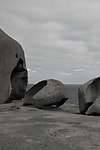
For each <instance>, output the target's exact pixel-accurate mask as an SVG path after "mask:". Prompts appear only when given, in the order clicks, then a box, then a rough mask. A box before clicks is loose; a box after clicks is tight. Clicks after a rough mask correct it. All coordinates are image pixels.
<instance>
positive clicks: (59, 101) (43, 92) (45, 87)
mask: <svg viewBox="0 0 100 150" xmlns="http://www.w3.org/2000/svg"><path fill="white" fill-rule="evenodd" d="M67 99H68V95H67V89H66V87H65V86H64V84H63V83H61V82H60V81H58V80H54V79H48V80H43V81H41V82H39V83H37V84H36V85H34V86H33V87H32V88H31V89H29V90H28V91H27V93H26V94H25V98H24V102H23V104H24V105H29V104H32V105H34V106H35V107H37V108H42V107H43V106H50V105H56V107H60V106H61V105H63V104H64V103H65V102H66V101H67Z"/></svg>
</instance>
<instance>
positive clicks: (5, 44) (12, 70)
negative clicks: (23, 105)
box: [0, 29, 27, 104]
mask: <svg viewBox="0 0 100 150" xmlns="http://www.w3.org/2000/svg"><path fill="white" fill-rule="evenodd" d="M26 86H27V69H26V62H25V57H24V51H23V49H22V47H21V45H20V44H19V43H18V42H17V41H15V40H14V39H12V38H11V37H9V36H8V35H7V34H6V33H4V32H3V31H2V30H1V29H0V104H2V103H5V102H9V101H10V100H13V99H22V98H23V97H24V95H25V92H26Z"/></svg>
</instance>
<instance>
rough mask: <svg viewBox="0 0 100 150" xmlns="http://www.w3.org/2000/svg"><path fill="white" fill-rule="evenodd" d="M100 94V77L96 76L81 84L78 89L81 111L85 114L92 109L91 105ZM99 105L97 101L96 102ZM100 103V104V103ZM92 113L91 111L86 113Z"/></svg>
mask: <svg viewBox="0 0 100 150" xmlns="http://www.w3.org/2000/svg"><path fill="white" fill-rule="evenodd" d="M99 95H100V77H98V78H94V79H92V80H90V81H88V82H86V83H85V84H83V85H81V86H80V87H79V90H78V102H79V110H80V113H82V114H84V113H86V112H87V111H88V109H90V108H89V107H90V106H91V107H92V105H93V104H95V103H94V102H95V101H96V100H97V102H98V101H99V100H100V98H99V99H98V97H99ZM98 104H99V103H98ZM96 105H97V103H96ZM99 105H100V104H99ZM86 114H90V113H86Z"/></svg>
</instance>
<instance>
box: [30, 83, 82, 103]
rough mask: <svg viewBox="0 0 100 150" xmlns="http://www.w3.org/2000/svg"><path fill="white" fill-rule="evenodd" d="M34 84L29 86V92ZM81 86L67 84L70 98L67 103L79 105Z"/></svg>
mask: <svg viewBox="0 0 100 150" xmlns="http://www.w3.org/2000/svg"><path fill="white" fill-rule="evenodd" d="M33 85H34V84H28V87H27V90H28V89H30V88H31V87H32V86H33ZM80 85H81V84H65V87H66V88H67V92H68V97H69V99H68V100H67V103H70V104H76V103H78V88H79V87H80Z"/></svg>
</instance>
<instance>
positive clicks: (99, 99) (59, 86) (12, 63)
mask: <svg viewBox="0 0 100 150" xmlns="http://www.w3.org/2000/svg"><path fill="white" fill-rule="evenodd" d="M27 83H28V73H27V68H26V61H25V54H24V51H23V48H22V46H21V45H20V44H19V43H18V42H17V41H15V40H14V39H12V38H11V37H10V36H8V35H7V34H6V33H4V32H3V31H2V30H1V29H0V104H3V103H8V102H10V101H12V100H21V99H22V98H24V99H23V104H24V105H33V106H34V107H37V108H43V107H44V106H51V105H55V106H56V107H60V106H61V105H63V104H64V103H65V102H66V101H67V100H68V93H67V89H66V87H65V86H64V84H63V83H62V82H60V81H58V80H55V79H48V80H43V81H40V82H38V83H37V84H35V85H34V86H33V87H32V88H31V89H29V90H28V91H26V87H27ZM78 102H79V111H80V113H81V114H86V115H91V114H92V115H93V114H98V115H100V77H97V78H94V79H92V80H90V81H88V82H86V83H85V84H83V85H81V86H80V87H79V89H78Z"/></svg>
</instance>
